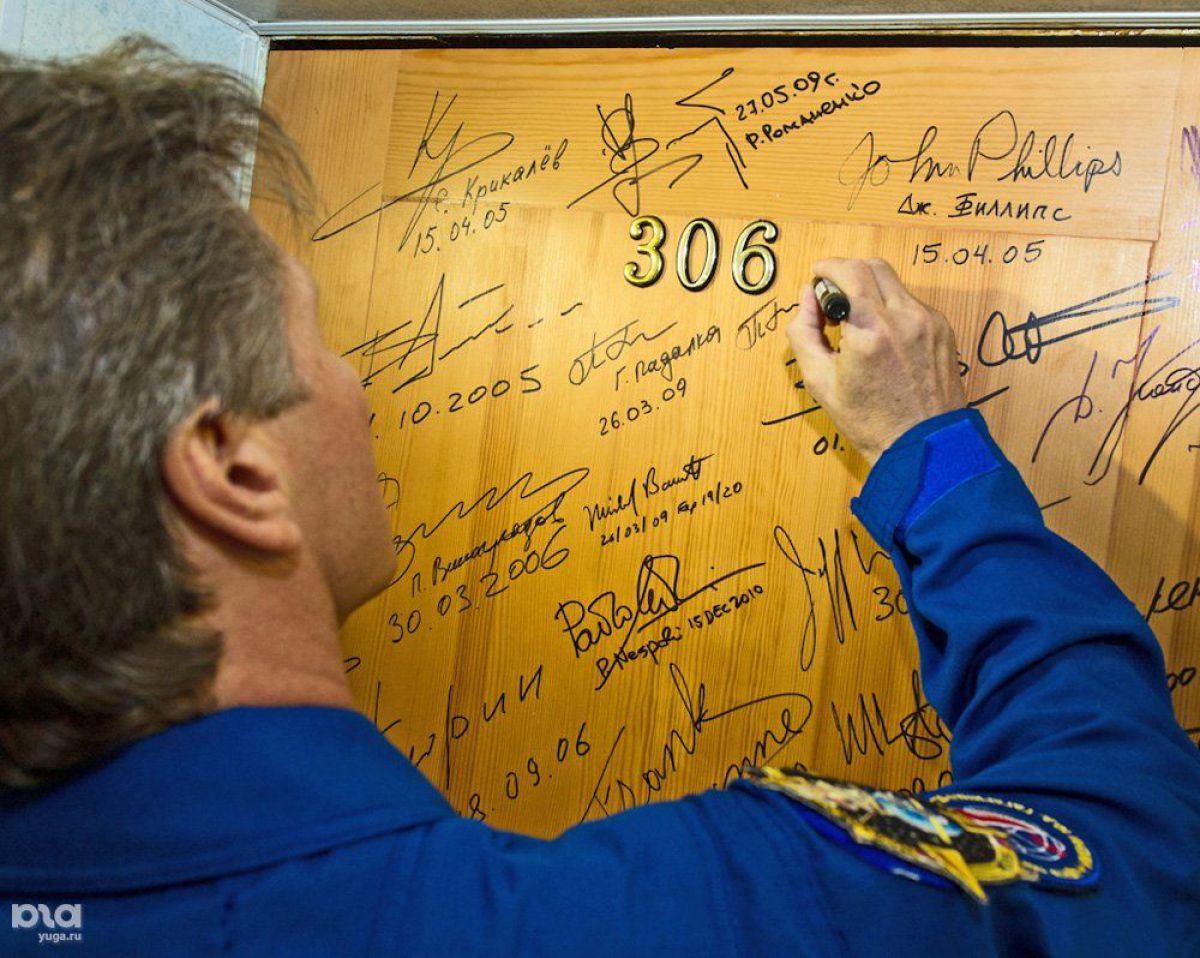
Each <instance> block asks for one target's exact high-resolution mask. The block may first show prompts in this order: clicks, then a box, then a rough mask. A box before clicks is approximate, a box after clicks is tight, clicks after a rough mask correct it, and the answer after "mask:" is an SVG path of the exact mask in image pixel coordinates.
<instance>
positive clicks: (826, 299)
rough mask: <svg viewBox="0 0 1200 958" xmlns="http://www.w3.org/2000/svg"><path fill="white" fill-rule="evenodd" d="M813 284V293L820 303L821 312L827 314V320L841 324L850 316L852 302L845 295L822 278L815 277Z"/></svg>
mask: <svg viewBox="0 0 1200 958" xmlns="http://www.w3.org/2000/svg"><path fill="white" fill-rule="evenodd" d="M812 282H813V292H815V293H816V294H817V302H818V303H820V305H821V312H822V313H824V314H825V318H826V319H828V320H829V321H830V322H831V323H840V322H841V321H842V320H843V319H845V318H846V317H847V316H849V315H850V300H848V299H847V298H846V294H845V293H843V292H842V291H841V290H840V289H838V288H837V287H836V286H835V285H834V284H833V283H831V282H830V281H829V280H827V279H822V278H821V277H820V276H814V277H813V281H812Z"/></svg>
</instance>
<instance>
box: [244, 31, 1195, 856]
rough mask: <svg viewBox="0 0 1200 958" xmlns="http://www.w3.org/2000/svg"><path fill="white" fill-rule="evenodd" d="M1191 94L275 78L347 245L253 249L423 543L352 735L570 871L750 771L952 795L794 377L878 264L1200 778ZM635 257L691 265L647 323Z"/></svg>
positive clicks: (577, 74) (891, 77) (301, 243)
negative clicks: (830, 282)
mask: <svg viewBox="0 0 1200 958" xmlns="http://www.w3.org/2000/svg"><path fill="white" fill-rule="evenodd" d="M1198 90H1200V59H1198V58H1197V54H1196V52H1195V51H1190V50H1188V51H1185V50H1181V49H1170V48H1157V49H1146V48H1143V49H1138V48H1113V47H1107V48H1096V49H1087V48H1079V47H1075V48H1051V47H1039V48H1036V49H1033V48H1030V49H1021V48H1016V47H1013V48H970V49H967V48H962V49H955V48H925V49H905V48H889V49H877V50H870V49H864V48H854V49H830V48H822V49H812V50H806V49H711V48H709V49H702V50H697V49H675V50H671V49H620V50H608V49H592V50H564V49H556V50H479V49H470V50H453V49H447V50H411V51H401V50H387V51H383V50H380V51H373V50H363V49H355V50H280V51H276V52H274V53H273V54H272V55H271V59H270V64H269V70H268V75H267V87H266V96H265V99H266V104H267V106H268V107H269V108H270V109H271V110H273V111H274V112H275V113H276V114H277V115H278V116H280V117H281V119H282V120H283V122H284V124H285V126H286V127H287V128H288V130H289V131H290V132H291V133H292V135H293V136H294V137H295V138H296V139H297V140H298V142H299V143H300V145H301V148H302V150H303V151H304V154H305V156H306V158H307V159H308V161H309V162H310V164H311V166H312V168H313V172H314V176H315V178H316V181H317V184H318V186H319V188H320V190H321V194H322V202H323V208H322V210H321V213H320V215H319V216H318V217H317V218H316V219H315V220H314V221H313V222H312V223H310V224H307V225H306V227H305V228H304V229H303V230H302V231H297V230H296V229H294V228H292V227H291V226H289V225H288V221H287V219H286V217H285V216H284V215H283V214H282V212H281V211H280V209H279V208H278V207H277V206H276V205H275V204H274V203H272V202H269V201H267V200H264V199H263V198H261V197H256V199H255V202H254V209H255V211H256V214H257V215H258V216H259V218H260V220H261V221H262V222H263V223H264V225H265V226H266V227H267V228H268V229H269V230H271V231H272V232H273V233H274V235H276V236H277V237H278V239H279V240H280V242H281V243H282V244H284V245H285V246H286V247H287V248H288V249H289V250H290V251H291V252H293V253H294V254H295V255H297V256H298V257H300V258H301V259H302V260H303V261H304V262H305V263H306V264H307V265H308V266H309V268H310V269H311V270H312V272H313V273H314V275H315V276H316V278H317V281H318V283H319V285H320V287H321V299H320V317H321V323H322V326H323V330H324V332H325V335H326V337H327V338H328V340H329V342H330V343H331V345H332V346H333V348H334V349H336V350H337V351H338V352H339V353H342V354H344V355H345V356H346V358H347V359H348V360H349V361H350V362H352V363H353V364H354V365H355V368H356V369H358V371H359V373H360V375H361V376H362V380H363V384H364V387H365V388H366V390H367V393H368V395H369V397H370V400H371V407H372V410H373V418H372V423H371V428H372V430H373V434H374V436H375V443H376V452H377V460H378V463H379V468H380V491H381V494H383V495H384V496H385V497H386V500H387V502H388V503H389V508H390V515H391V519H392V524H393V533H394V535H395V543H396V552H397V566H396V579H395V581H394V583H393V585H392V586H391V587H390V588H389V589H388V590H387V591H386V592H384V593H383V594H382V595H380V596H379V597H378V598H376V599H375V600H373V601H372V602H371V603H369V604H368V605H366V606H365V607H363V608H362V609H361V610H359V611H358V612H357V613H355V615H354V616H353V617H352V618H351V619H350V621H349V622H348V623H347V624H346V626H345V628H344V630H343V635H342V639H343V643H344V649H345V656H346V667H347V672H348V678H349V681H350V683H351V686H352V688H353V691H354V694H355V696H356V700H357V703H358V705H359V707H360V708H361V709H362V710H363V712H364V713H366V714H367V715H368V716H370V717H371V718H372V719H373V720H374V721H375V723H376V724H377V726H378V727H379V728H380V730H381V731H382V732H383V733H384V734H385V735H386V736H387V738H388V739H389V740H390V741H391V742H392V743H393V744H394V745H395V746H396V747H397V748H398V749H400V750H402V751H403V752H404V753H405V754H407V755H408V756H410V757H411V758H412V760H413V761H414V762H416V763H417V765H418V766H419V767H420V769H421V770H422V771H423V772H424V773H425V774H426V775H427V776H428V777H429V778H430V779H431V780H432V781H433V782H434V784H435V785H437V786H438V787H439V788H440V789H441V790H442V791H443V792H444V793H445V794H446V795H447V796H448V797H449V799H450V800H451V801H452V803H453V804H454V805H455V807H456V808H458V809H459V810H460V811H462V812H463V813H464V814H467V815H474V816H475V817H476V818H482V817H486V821H487V822H488V823H489V824H493V825H496V826H498V827H502V828H510V829H517V830H521V831H525V832H530V833H535V834H539V835H547V836H549V835H553V834H556V833H558V832H559V831H561V830H562V829H563V828H566V827H568V826H570V825H572V824H574V823H576V822H579V821H582V820H585V819H589V818H595V817H599V816H602V815H605V814H611V813H614V812H617V811H619V810H621V809H622V808H626V807H630V806H632V805H635V804H641V803H644V802H648V801H654V800H658V799H662V798H670V797H675V796H679V795H682V794H685V793H687V792H690V791H696V790H699V789H703V788H706V787H709V786H712V785H718V786H719V785H721V784H723V783H725V782H726V781H728V780H729V779H730V778H731V777H732V776H734V775H736V774H737V770H738V768H739V767H740V766H741V765H742V764H743V763H745V762H747V761H748V762H751V763H754V764H764V763H768V762H769V763H773V764H781V765H782V764H797V763H798V764H803V765H805V766H806V767H808V768H809V769H810V770H814V771H820V772H824V773H827V774H831V775H837V776H841V777H848V778H854V779H857V780H860V781H864V782H870V783H874V784H878V785H883V786H886V787H892V788H910V789H918V790H919V789H921V788H923V787H933V786H935V785H937V784H939V783H942V782H945V781H946V780H947V778H948V771H947V770H948V741H949V733H948V731H947V730H946V729H945V728H944V727H943V726H942V725H941V723H940V722H939V720H938V718H937V715H936V713H935V712H934V710H933V709H932V707H931V706H930V705H929V704H928V703H927V702H926V700H925V699H924V696H923V693H922V691H921V687H920V683H919V680H918V677H917V673H916V668H917V656H916V649H915V645H914V641H913V637H912V630H911V627H910V625H909V622H908V616H907V604H906V602H905V597H904V596H903V595H902V594H900V592H899V588H898V581H897V577H896V574H895V571H894V569H893V568H892V566H891V564H890V562H889V561H888V558H887V556H886V554H885V553H883V552H882V551H881V550H880V549H879V547H878V545H877V544H876V543H874V542H873V541H872V540H871V537H870V535H869V534H868V533H867V532H866V530H865V529H863V527H862V526H861V525H860V524H859V523H858V521H857V519H855V518H854V517H853V515H852V514H851V512H850V509H849V503H850V499H851V497H852V496H854V495H856V494H857V493H858V491H859V490H860V489H861V486H862V483H863V481H864V479H865V477H866V473H867V463H866V462H865V461H864V460H863V459H862V458H861V457H860V456H859V455H858V454H857V453H855V452H854V451H853V450H852V449H851V448H849V447H848V444H847V442H846V440H845V439H844V438H843V437H841V436H839V435H838V434H837V431H836V429H835V427H834V426H833V424H832V422H831V421H830V420H829V418H828V417H827V416H826V414H825V413H824V411H823V410H821V409H820V408H819V407H817V406H816V403H815V402H814V401H813V400H812V399H811V397H810V396H809V395H808V394H807V392H806V391H805V390H804V388H803V385H802V383H801V382H800V376H799V373H798V372H797V369H796V366H795V365H794V364H792V363H789V360H790V359H791V356H790V352H789V350H788V347H787V341H786V337H785V336H784V334H783V328H784V326H785V325H786V324H787V322H788V321H789V320H790V318H791V316H792V315H793V311H794V308H795V304H796V303H797V301H798V299H799V296H800V291H801V289H802V288H803V284H804V283H806V282H809V281H810V280H811V277H812V272H811V264H812V262H813V261H814V260H816V259H820V258H822V257H826V256H863V257H866V256H883V257H885V258H887V259H888V260H889V261H891V262H892V263H893V264H894V265H895V267H896V269H897V271H898V272H899V274H900V276H901V277H902V279H903V280H904V281H905V283H906V284H907V285H908V286H909V288H910V289H912V290H913V292H914V293H915V294H916V295H917V296H918V297H919V298H921V299H923V300H924V301H926V302H928V303H930V304H932V305H934V306H935V307H936V308H938V309H939V310H941V311H942V312H943V313H945V315H946V316H947V317H948V318H949V319H950V322H951V325H952V326H953V327H954V330H955V332H956V334H957V337H958V345H959V351H960V368H961V370H962V374H963V376H964V383H965V386H966V390H967V394H968V397H969V398H970V400H971V402H972V403H973V404H975V405H976V406H977V408H979V410H980V412H981V413H982V414H983V415H984V417H985V418H986V419H987V421H988V424H989V426H990V428H991V430H992V432H993V435H995V437H996V438H997V441H998V442H999V443H1000V445H1001V446H1002V447H1003V448H1004V449H1005V451H1006V452H1007V454H1008V456H1009V458H1010V459H1011V460H1012V461H1013V463H1014V464H1015V465H1016V466H1017V468H1018V469H1019V470H1020V471H1021V473H1022V475H1023V476H1024V477H1025V479H1026V480H1027V482H1028V483H1029V485H1030V488H1031V489H1032V491H1033V494H1034V496H1035V497H1036V498H1037V500H1038V502H1039V503H1040V504H1041V505H1042V506H1043V509H1044V516H1045V519H1046V522H1047V524H1048V525H1049V526H1051V527H1052V528H1053V529H1055V530H1056V531H1058V532H1060V533H1061V534H1063V535H1064V536H1066V537H1067V538H1069V539H1070V540H1071V541H1072V542H1073V543H1075V544H1076V545H1077V546H1078V547H1079V548H1080V549H1082V550H1084V551H1085V552H1086V553H1088V554H1089V555H1090V556H1091V557H1093V558H1094V559H1095V560H1096V561H1097V562H1099V563H1100V564H1102V565H1103V566H1104V567H1105V568H1106V569H1107V570H1108V571H1109V572H1110V573H1111V574H1112V575H1113V577H1114V578H1115V579H1116V581H1117V582H1118V583H1119V584H1120V585H1121V587H1122V588H1123V589H1124V590H1125V591H1126V593H1127V595H1128V596H1129V597H1130V599H1131V601H1133V602H1134V603H1135V604H1136V605H1137V607H1138V608H1139V609H1140V610H1141V611H1142V612H1143V614H1144V615H1146V616H1147V618H1148V621H1149V623H1150V625H1151V627H1152V628H1153V629H1154V630H1155V633H1156V634H1157V635H1158V636H1159V638H1160V640H1161V641H1162V643H1163V645H1164V648H1165V650H1166V654H1167V663H1168V668H1169V669H1170V671H1171V675H1170V676H1169V683H1170V685H1171V687H1172V689H1173V692H1172V694H1173V696H1174V701H1175V704H1176V709H1177V714H1178V716H1179V718H1180V721H1181V722H1182V723H1183V724H1184V725H1185V727H1187V728H1189V729H1192V730H1193V732H1194V734H1195V735H1200V694H1198V693H1197V691H1196V689H1197V688H1198V687H1200V682H1194V681H1193V678H1194V676H1195V675H1196V667H1197V666H1200V550H1198V548H1197V542H1196V531H1195V530H1196V529H1197V488H1198V477H1200V470H1198V468H1197V463H1198V462H1200V459H1198V457H1197V454H1198V452H1200V418H1192V416H1191V413H1192V412H1194V411H1195V410H1196V408H1197V405H1198V403H1197V400H1196V398H1195V396H1196V391H1197V388H1198V387H1200V373H1197V372H1196V370H1195V369H1194V366H1195V364H1196V361H1197V351H1196V347H1197V346H1200V317H1198V314H1197V296H1198V290H1200V246H1198V245H1197V240H1196V237H1197V236H1198V235H1200V135H1198V134H1197V127H1196V124H1197V122H1198V118H1200V93H1197V91H1198ZM638 216H655V217H658V218H660V219H661V221H662V223H663V224H664V227H665V232H666V237H665V240H664V242H663V243H662V254H663V260H664V265H663V271H662V275H661V277H660V278H659V279H658V280H657V281H656V282H655V283H654V284H653V285H650V286H648V287H645V288H641V287H637V286H635V285H632V284H631V283H629V282H627V281H626V279H625V277H624V275H623V272H624V269H625V265H626V263H629V262H637V263H639V264H640V266H641V267H644V265H645V264H646V262H647V261H648V259H647V257H646V256H645V255H642V254H639V253H637V252H636V250H635V247H636V245H637V243H636V241H635V240H634V239H632V238H631V236H630V224H631V221H632V220H633V219H634V218H635V217H638ZM699 218H704V219H706V220H709V221H710V222H711V224H712V226H713V232H714V235H715V237H716V239H717V255H716V264H715V268H714V269H713V272H712V277H711V280H710V281H709V282H708V283H707V285H705V286H704V288H703V289H699V290H696V291H693V290H689V289H687V288H685V285H684V282H683V280H682V279H681V277H680V275H679V269H678V263H677V251H678V247H679V242H680V238H681V237H682V236H683V235H685V232H686V229H687V226H688V224H689V223H691V222H693V221H695V220H697V219H699ZM758 220H767V221H769V222H770V223H772V224H774V226H775V227H776V228H777V231H778V238H777V239H775V240H774V241H773V242H771V243H766V242H765V238H764V235H763V232H762V231H761V230H760V231H758V232H756V233H752V234H751V235H749V236H748V237H746V238H745V240H744V242H747V243H750V244H759V245H764V246H766V248H767V249H768V250H769V254H768V255H770V256H771V257H772V258H773V260H774V263H775V276H774V280H773V282H772V284H771V285H770V287H769V288H768V289H766V290H765V291H763V292H761V293H757V294H750V293H747V292H743V291H742V290H741V289H739V288H738V285H737V284H736V283H735V275H734V274H735V272H736V271H737V270H736V269H735V262H736V256H735V248H736V246H737V244H738V240H739V236H741V235H742V234H743V232H744V231H745V230H746V229H747V227H749V226H750V225H751V224H753V223H754V222H755V221H758ZM693 229H694V232H693V235H692V242H691V244H690V246H689V247H688V248H687V249H686V250H685V252H687V254H688V255H687V256H685V260H686V262H685V264H684V273H686V274H687V276H688V277H695V276H697V275H698V274H699V273H700V272H701V271H702V268H703V260H704V254H705V252H706V243H705V236H704V233H703V232H702V231H701V230H700V229H698V228H693ZM761 269H762V263H761V257H758V258H757V259H756V257H755V256H753V255H752V256H751V257H750V262H749V264H748V265H747V266H746V267H745V274H746V277H747V279H748V281H749V282H751V283H752V282H753V281H754V280H756V279H757V278H758V276H759V275H760V271H761ZM1062 589H1063V601H1064V602H1086V601H1087V596H1086V595H1079V594H1076V593H1075V592H1073V591H1072V584H1071V583H1070V582H1063V583H1062ZM1112 707H1113V708H1120V707H1121V703H1119V702H1114V703H1112Z"/></svg>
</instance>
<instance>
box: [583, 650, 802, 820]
mask: <svg viewBox="0 0 1200 958" xmlns="http://www.w3.org/2000/svg"><path fill="white" fill-rule="evenodd" d="M668 669H669V671H670V675H671V684H672V686H673V687H674V690H675V697H676V699H677V701H678V702H679V704H680V706H681V707H682V709H683V712H684V715H686V716H687V721H686V723H685V724H684V727H683V729H682V730H681V729H679V728H674V729H672V730H671V732H670V734H669V735H668V736H667V739H666V741H665V742H664V743H663V744H662V747H661V749H660V750H658V755H657V757H656V758H655V760H654V762H653V763H652V764H651V765H650V767H648V768H645V769H643V770H641V771H640V772H638V773H637V778H638V779H639V780H640V790H641V796H640V798H639V796H638V795H637V793H636V792H635V790H634V788H633V787H632V786H630V785H629V784H628V783H627V782H625V781H624V779H621V778H616V779H614V781H613V782H611V783H609V785H608V787H607V788H605V789H604V792H603V794H601V786H603V785H604V784H605V779H606V778H607V776H608V768H609V766H610V764H611V761H612V756H613V753H614V752H615V751H616V744H617V743H616V742H614V743H613V748H612V750H611V751H610V752H609V755H608V760H607V761H606V762H605V764H604V769H603V770H602V771H601V773H600V776H599V779H598V780H597V782H596V787H595V788H594V789H592V794H591V797H590V798H589V799H588V802H587V805H586V806H584V809H583V814H582V815H581V816H580V818H579V820H580V821H581V822H583V821H585V820H586V819H587V817H588V816H589V815H590V814H591V813H592V810H593V808H598V809H599V810H600V812H601V814H603V815H608V814H611V812H610V811H609V805H610V804H615V803H614V801H613V797H612V790H613V788H614V787H615V788H616V789H617V796H616V799H617V801H618V802H619V803H620V806H619V809H615V810H624V809H626V808H630V807H633V806H634V805H637V804H641V803H644V802H648V801H650V800H651V799H652V798H653V797H654V796H655V795H656V794H657V793H659V792H661V791H662V790H663V789H664V788H665V787H666V786H667V784H668V782H669V780H670V779H671V777H672V776H673V775H675V774H676V773H677V772H678V771H679V766H680V763H681V762H682V761H683V759H684V758H685V757H690V756H692V755H695V754H696V751H697V749H698V748H699V747H700V742H701V738H702V736H703V734H704V731H705V729H707V728H708V727H709V726H711V725H714V724H715V723H717V722H721V721H724V720H725V719H728V718H730V717H731V716H734V715H738V714H739V713H744V712H746V711H747V710H748V709H753V708H755V707H757V706H761V705H765V704H766V703H768V702H769V703H772V705H776V704H778V705H779V713H778V718H777V719H776V720H773V721H772V723H771V727H768V728H767V729H766V730H765V731H764V732H763V733H762V734H761V735H759V736H757V737H756V738H755V740H754V743H753V745H752V746H751V749H750V751H749V753H748V754H747V755H745V756H743V757H742V758H741V759H740V760H739V761H738V762H735V763H731V764H730V765H729V766H728V768H727V769H726V771H725V782H724V783H722V784H727V783H728V781H729V780H730V779H731V778H734V777H735V776H736V775H737V774H739V773H740V771H741V770H742V769H744V768H745V767H746V766H748V765H765V764H769V763H770V762H771V761H772V760H773V759H774V758H775V756H776V755H778V754H779V753H780V752H782V751H783V750H784V749H785V748H786V747H787V746H788V745H790V744H791V743H792V741H793V740H794V739H795V738H796V737H797V736H799V735H800V734H801V733H802V732H803V731H804V729H805V727H806V726H807V725H808V722H809V720H810V719H811V718H812V713H813V701H812V699H811V698H810V697H809V696H807V695H805V694H804V693H803V692H775V693H772V694H770V695H760V696H758V697H756V698H753V699H748V700H747V701H745V702H739V703H737V704H735V705H731V706H729V707H728V708H724V709H721V710H719V711H713V710H712V709H711V708H710V706H709V705H708V689H707V687H706V686H705V684H704V683H703V682H701V683H699V685H698V686H697V688H696V691H695V693H694V694H693V692H692V689H691V686H690V685H689V683H688V680H687V678H686V676H685V675H684V673H683V670H682V669H681V668H680V667H679V666H678V665H676V664H675V663H674V662H672V663H671V664H670V665H669V666H668ZM623 732H624V727H622V729H621V733H623ZM621 733H618V735H617V741H620V737H621ZM771 746H774V748H773V749H771ZM769 749H771V750H770V751H768V750H769ZM714 784H715V783H714Z"/></svg>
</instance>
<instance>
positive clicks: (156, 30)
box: [0, 0, 266, 89]
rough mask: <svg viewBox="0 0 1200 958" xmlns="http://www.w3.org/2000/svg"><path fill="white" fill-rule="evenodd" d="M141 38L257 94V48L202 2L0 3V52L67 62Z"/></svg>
mask: <svg viewBox="0 0 1200 958" xmlns="http://www.w3.org/2000/svg"><path fill="white" fill-rule="evenodd" d="M128 33H145V34H148V35H149V36H152V37H154V38H155V39H157V40H160V41H162V42H163V43H165V44H167V45H168V46H170V47H172V48H173V49H174V50H175V51H176V52H178V53H179V54H180V55H181V56H185V57H187V58H189V59H192V60H204V61H207V62H210V63H216V64H219V65H221V66H224V67H227V68H228V69H230V70H233V71H235V72H236V73H238V74H240V75H241V76H243V77H245V78H246V79H247V80H249V81H250V82H251V83H252V84H254V86H255V88H256V89H261V88H262V81H263V77H264V75H265V68H266V48H265V45H264V44H263V42H262V41H261V40H260V39H259V38H258V37H257V36H255V35H254V33H253V32H252V31H251V30H250V29H249V27H248V26H246V24H245V23H243V22H242V21H240V20H239V19H238V18H236V17H235V16H233V15H231V14H229V13H227V12H225V11H223V10H221V9H219V8H217V7H215V6H212V5H210V4H208V3H207V2H206V0H0V50H4V51H5V52H8V53H18V54H21V55H23V56H35V57H67V56H75V55H78V54H81V53H87V52H90V51H93V50H96V49H98V48H100V47H102V46H104V45H105V44H106V43H109V42H110V41H112V40H114V39H116V38H117V37H120V36H123V35H125V34H128Z"/></svg>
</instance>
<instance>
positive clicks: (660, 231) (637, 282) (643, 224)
mask: <svg viewBox="0 0 1200 958" xmlns="http://www.w3.org/2000/svg"><path fill="white" fill-rule="evenodd" d="M647 230H649V231H650V239H649V240H647V239H646V231H647ZM629 236H630V238H631V239H635V240H637V241H638V245H637V247H636V249H637V251H638V252H639V253H643V254H645V255H646V256H648V257H650V262H649V264H648V265H647V266H646V271H645V272H644V273H639V272H638V264H637V262H636V261H634V262H629V263H626V264H625V278H626V279H627V280H629V282H631V283H633V285H634V286H649V285H650V284H651V283H653V282H655V281H656V280H657V279H658V278H659V277H660V276H661V275H662V271H663V258H662V244H663V240H665V239H666V238H667V229H666V227H665V226H663V221H662V220H660V219H659V218H658V217H657V216H639V217H638V218H637V219H635V220H634V221H633V222H632V223H630V224H629Z"/></svg>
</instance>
